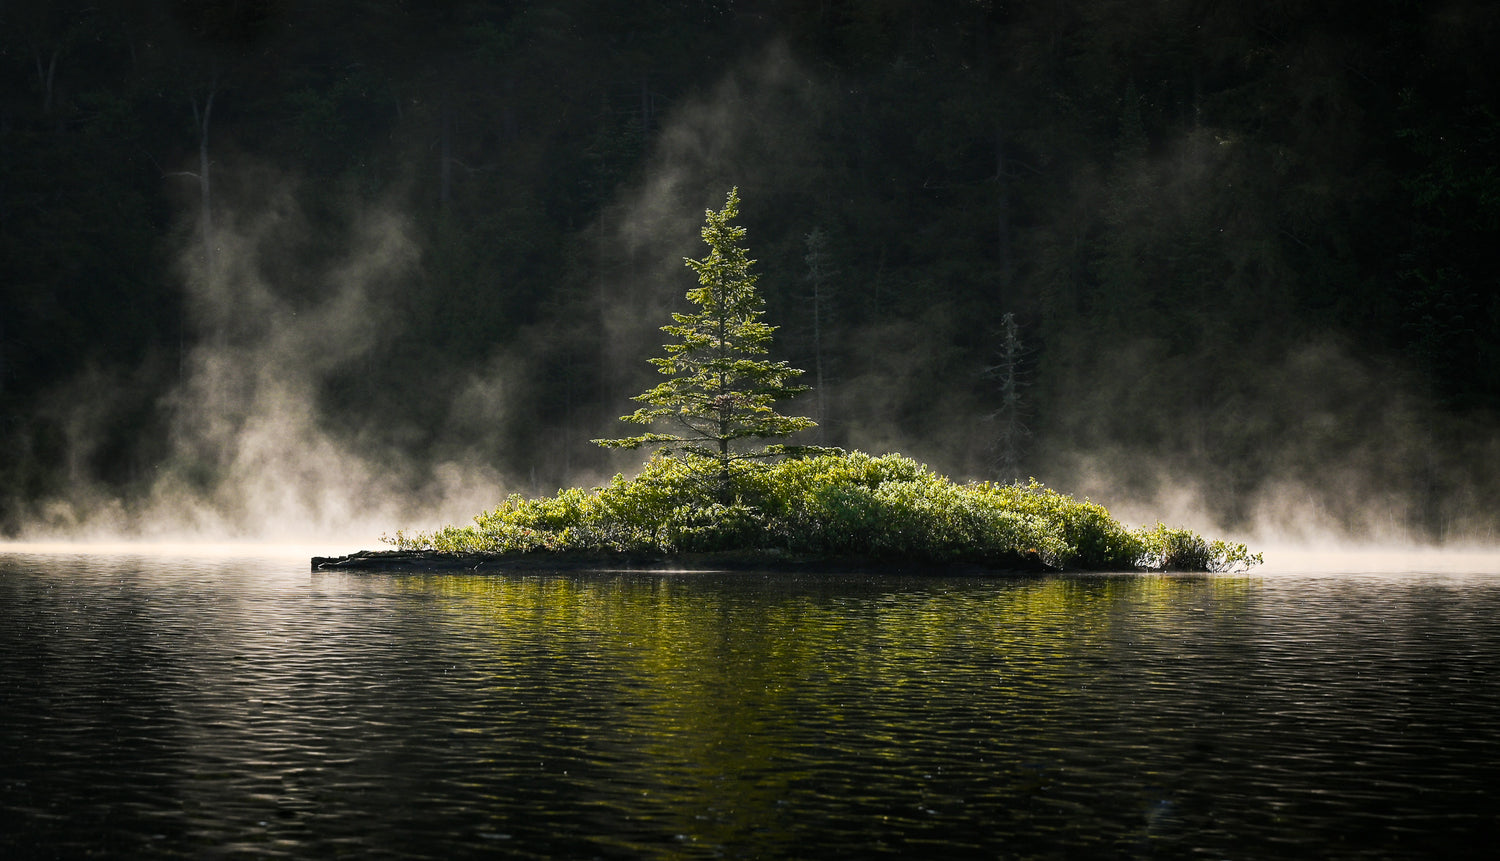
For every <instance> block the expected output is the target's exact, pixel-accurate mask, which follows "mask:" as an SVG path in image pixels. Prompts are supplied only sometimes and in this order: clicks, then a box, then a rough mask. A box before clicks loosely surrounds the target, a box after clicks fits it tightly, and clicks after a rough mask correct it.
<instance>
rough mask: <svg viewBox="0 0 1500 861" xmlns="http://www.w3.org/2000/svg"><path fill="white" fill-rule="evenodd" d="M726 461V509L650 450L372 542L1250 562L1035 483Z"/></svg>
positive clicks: (839, 462) (713, 471) (858, 459)
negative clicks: (572, 482)
mask: <svg viewBox="0 0 1500 861" xmlns="http://www.w3.org/2000/svg"><path fill="white" fill-rule="evenodd" d="M731 466H732V470H731V473H732V474H731V479H730V480H731V487H732V490H733V493H732V496H731V498H732V501H731V502H729V503H727V504H726V503H724V502H717V501H713V500H715V499H719V498H722V497H721V496H720V495H719V492H718V491H719V484H718V482H719V480H720V473H719V464H718V463H717V462H715V461H712V460H709V459H706V458H697V457H691V456H689V457H682V458H676V457H661V456H658V457H654V458H652V459H651V460H650V461H648V462H647V463H646V465H645V467H644V469H642V471H641V473H640V474H639V475H638V476H636V477H635V478H629V479H627V478H624V477H623V476H615V478H614V479H613V480H612V481H610V483H609V484H608V485H606V486H605V487H602V488H598V489H597V490H596V491H595V492H594V493H592V494H590V493H587V492H585V491H583V490H580V489H577V488H570V489H566V490H560V491H558V493H557V495H556V496H554V497H551V498H543V499H529V500H528V499H523V498H522V497H520V496H511V497H510V498H509V499H507V500H505V501H504V502H503V503H501V504H500V506H499V507H497V508H496V509H494V510H493V511H487V512H484V513H482V514H480V515H478V516H477V517H475V518H474V525H472V526H447V527H444V528H443V529H440V530H438V531H437V532H435V533H418V534H414V535H407V534H405V533H402V532H398V533H396V536H395V537H394V538H388V539H386V540H387V541H388V543H391V544H394V545H396V546H397V547H399V548H401V549H406V550H418V549H422V550H437V551H439V552H444V553H533V552H545V551H584V552H595V553H652V554H660V553H717V552H741V553H753V554H756V555H762V556H765V557H767V558H774V557H782V558H800V559H849V560H872V561H876V560H880V561H883V560H890V561H911V562H933V563H973V564H980V565H989V566H994V567H1001V568H1026V567H1047V568H1054V569H1087V570H1096V571H1107V570H1122V571H1123V570H1136V569H1150V570H1181V571H1186V570H1193V571H1226V570H1234V569H1238V568H1249V567H1251V566H1253V565H1256V564H1258V563H1259V562H1260V561H1261V558H1260V556H1259V554H1251V553H1250V552H1249V551H1248V550H1247V549H1246V548H1245V547H1244V545H1239V544H1226V543H1225V542H1222V541H1213V542H1209V541H1206V540H1205V539H1203V538H1201V537H1200V536H1198V535H1196V534H1194V533H1192V532H1189V531H1187V530H1183V529H1173V528H1169V527H1167V526H1164V525H1162V524H1157V525H1155V526H1153V527H1149V528H1145V529H1137V530H1132V529H1127V528H1126V527H1125V526H1123V525H1121V524H1120V523H1119V522H1117V521H1116V520H1114V519H1113V518H1112V517H1110V516H1109V512H1108V511H1106V510H1105V509H1104V508H1103V507H1102V506H1100V505H1097V504H1095V503H1092V502H1088V501H1086V500H1085V501H1083V502H1079V501H1077V500H1075V499H1073V498H1072V497H1069V496H1066V495H1063V494H1061V493H1058V492H1056V491H1054V490H1049V489H1047V488H1046V487H1043V486H1041V485H1039V484H1037V483H1035V482H1032V483H1030V484H1025V485H1020V484H1015V485H998V484H990V483H971V484H954V483H953V482H951V481H949V480H948V479H946V478H944V477H942V476H940V475H936V474H934V473H932V472H931V471H929V470H928V469H927V467H925V466H923V465H921V464H919V463H917V462H916V461H913V460H911V459H909V458H905V457H902V456H900V455H894V454H892V455H886V456H884V457H871V456H869V455H866V454H863V453H860V452H852V453H847V454H844V453H839V454H822V455H817V456H814V457H806V458H797V459H788V460H784V461H781V462H779V463H774V464H763V463H747V462H736V463H734V464H732V465H731Z"/></svg>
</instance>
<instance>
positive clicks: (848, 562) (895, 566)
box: [312, 550, 1057, 574]
mask: <svg viewBox="0 0 1500 861" xmlns="http://www.w3.org/2000/svg"><path fill="white" fill-rule="evenodd" d="M312 570H313V571H314V572H318V571H372V572H373V571H412V572H420V571H474V572H482V573H487V574H503V573H507V572H512V571H663V572H665V571H805V572H814V571H816V572H819V573H825V572H832V573H842V572H848V573H887V572H889V573H908V574H918V573H923V574H1041V573H1047V572H1051V571H1055V570H1057V569H1055V568H1051V567H1049V566H1047V565H1045V564H1043V563H1042V562H1041V561H1040V560H1039V559H1036V558H1035V557H1029V558H1028V557H1016V558H1015V559H1014V560H1011V561H1008V562H1007V564H1005V565H974V564H968V563H963V564H944V563H932V562H919V561H900V560H876V559H825V558H792V557H788V556H786V555H785V554H771V553H682V554H672V555H662V556H651V555H644V554H642V555H632V554H627V553H439V552H437V551H434V550H361V551H359V552H357V553H351V554H349V555H347V556H314V557H313V558H312Z"/></svg>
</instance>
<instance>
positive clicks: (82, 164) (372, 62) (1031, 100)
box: [0, 0, 1500, 541]
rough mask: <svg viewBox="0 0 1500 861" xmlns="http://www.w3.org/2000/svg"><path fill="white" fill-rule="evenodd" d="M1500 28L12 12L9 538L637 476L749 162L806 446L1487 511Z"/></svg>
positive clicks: (440, 11)
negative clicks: (646, 427)
mask: <svg viewBox="0 0 1500 861" xmlns="http://www.w3.org/2000/svg"><path fill="white" fill-rule="evenodd" d="M1497 25H1500V10H1497V7H1496V4H1493V3H1478V2H1438V3H1424V2H1408V0H1386V2H1379V0H1377V2H1361V3H1350V2H1329V3H1286V2H1267V3H1254V4H1246V3H1237V2H1220V0H1162V2H1156V3H1140V2H1131V0H1085V2H1076V3H1056V2H1018V3H1005V2H1000V0H962V1H961V0H948V2H901V0H861V2H853V0H823V2H788V0H781V2H777V1H776V0H759V2H757V0H718V2H713V0H677V2H663V3H646V4H640V3H625V2H609V0H556V2H515V1H514V0H512V2H505V0H470V1H469V2H466V1H465V0H453V2H416V1H415V0H408V2H399V0H329V2H318V3H312V2H296V0H134V2H133V0H116V2H106V3H88V2H82V0H78V2H69V0H57V2H45V0H34V2H27V3H14V2H12V3H6V4H4V5H0V534H8V535H17V534H25V533H27V532H29V531H35V530H48V529H51V530H60V531H62V532H69V531H80V530H86V529H89V528H110V529H119V530H127V531H129V530H134V531H144V532H149V531H151V530H152V529H153V528H161V527H160V526H159V523H160V521H161V519H162V518H173V519H175V521H177V522H176V525H178V526H184V527H193V526H195V525H196V526H198V527H201V528H205V529H212V530H218V531H221V532H228V533H235V532H239V533H245V534H252V533H258V532H264V531H265V530H267V529H271V530H275V529H278V528H280V524H281V523H282V521H280V520H277V517H278V516H280V517H284V518H285V517H290V518H293V519H294V520H295V521H296V522H298V523H301V524H303V525H307V524H312V525H314V526H316V525H325V526H333V525H337V524H339V523H341V522H345V521H347V520H353V519H358V518H359V517H360V516H362V515H379V516H384V517H390V518H401V517H413V518H415V517H428V516H429V515H428V513H427V512H431V511H436V510H437V509H439V508H442V507H443V506H444V505H450V504H451V505H452V506H457V508H456V513H457V516H460V517H462V516H467V514H468V513H472V511H475V510H478V508H479V507H481V506H484V505H489V504H493V502H495V501H498V498H499V497H494V498H485V496H486V495H487V494H496V493H499V492H501V491H502V490H503V491H516V492H522V493H528V494H531V493H538V494H546V493H551V492H552V491H553V490H555V489H556V488H557V487H558V486H561V485H567V484H584V485H587V484H589V483H595V484H597V483H599V482H601V481H603V480H605V479H607V478H608V477H609V476H610V475H612V474H614V473H616V472H620V471H624V472H627V473H628V472H630V471H632V470H633V469H636V468H639V460H640V457H639V455H632V454H630V453H623V454H622V453H618V452H610V451H605V450H601V449H599V448H597V447H595V446H593V445H591V444H590V443H589V440H591V439H595V438H600V437H612V436H618V435H619V434H620V433H621V431H622V426H621V425H620V423H619V421H618V417H619V416H620V415H621V414H622V413H625V412H628V411H629V409H630V408H631V407H630V402H629V398H630V396H631V395H633V394H635V393H637V392H639V391H641V390H642V388H643V386H644V385H646V384H649V383H650V381H651V379H652V377H653V374H654V371H653V369H652V368H651V366H650V365H649V364H648V363H647V361H646V359H647V357H648V356H651V355H654V354H655V353H656V351H658V350H659V345H660V343H661V332H660V331H659V329H658V327H659V326H660V325H661V324H662V323H664V322H666V321H667V319H668V315H669V314H670V312H672V311H673V310H680V309H681V308H682V306H683V296H684V293H685V291H686V290H688V289H689V288H690V287H692V285H693V283H694V281H693V276H692V273H691V272H689V271H688V270H687V269H686V268H685V267H684V266H683V258H684V257H685V256H689V255H697V254H699V253H700V249H701V241H700V239H699V237H698V229H699V226H700V225H701V224H702V221H703V215H704V211H705V209H707V208H709V207H713V206H717V205H719V204H720V203H721V202H722V201H723V200H724V195H725V192H726V190H727V189H729V188H730V187H732V186H737V187H738V188H739V190H740V196H741V198H742V199H743V204H742V206H741V213H742V223H743V224H744V225H745V226H746V227H747V228H748V231H749V233H748V238H747V244H748V247H749V249H750V252H751V256H752V257H754V258H755V259H756V260H757V261H758V262H757V263H756V267H757V271H758V272H759V273H760V276H761V278H760V282H759V287H760V290H761V291H762V293H763V294H764V296H765V299H766V302H767V313H766V321H767V322H769V323H771V324H773V325H776V326H778V327H779V328H778V329H777V331H776V342H775V346H774V348H773V351H772V352H773V354H774V357H775V358H777V359H785V360H787V361H789V362H790V363H791V364H792V365H793V366H795V367H798V368H802V369H804V370H805V371H806V374H805V375H804V376H803V377H802V382H805V383H808V384H810V385H812V386H813V387H814V391H812V392H810V393H808V394H805V395H802V396H801V397H800V398H798V399H797V400H796V401H794V402H793V403H792V404H791V405H790V409H791V410H792V411H793V412H794V413H797V414H801V415H807V416H809V417H811V418H813V419H815V420H816V421H817V422H818V424H819V426H818V428H817V429H816V430H814V431H810V432H806V434H805V436H806V439H805V442H808V443H816V444H821V445H831V446H843V447H847V448H852V449H861V450H864V451H869V452H872V453H876V454H879V453H883V452H886V451H900V452H903V453H904V454H907V455H910V456H912V457H915V458H918V459H920V460H923V461H925V462H927V463H930V464H932V465H933V467H934V468H936V469H939V470H941V471H943V472H945V473H947V474H951V475H952V476H954V477H955V478H977V479H991V480H1001V481H1009V480H1015V479H1024V478H1026V477H1029V476H1035V477H1036V478H1038V479H1040V480H1041V481H1044V482H1046V483H1047V484H1048V485H1051V486H1054V487H1057V488H1059V489H1061V490H1064V491H1066V492H1070V493H1076V494H1078V495H1080V496H1083V495H1090V496H1092V497H1093V498H1096V499H1099V500H1101V501H1104V502H1106V503H1109V504H1111V507H1115V506H1116V505H1117V504H1120V503H1124V505H1122V506H1121V508H1120V511H1121V513H1122V514H1124V515H1126V516H1127V517H1128V516H1130V514H1131V509H1130V506H1131V505H1134V504H1136V503H1139V504H1140V505H1141V506H1143V508H1142V509H1141V510H1150V511H1152V512H1153V514H1152V516H1156V515H1157V514H1163V515H1170V516H1175V517H1178V518H1195V519H1196V520H1195V522H1193V523H1192V524H1190V525H1193V526H1195V527H1203V528H1215V529H1217V528H1228V529H1234V530H1245V531H1251V530H1255V529H1262V530H1266V531H1268V532H1277V531H1280V532H1283V533H1285V532H1288V531H1290V532H1293V533H1295V532H1296V531H1297V530H1299V529H1301V530H1305V531H1309V534H1310V533H1311V532H1316V533H1317V534H1323V533H1324V532H1325V531H1326V532H1330V533H1343V534H1348V535H1352V536H1362V537H1383V538H1406V539H1410V538H1416V539H1421V540H1449V541H1462V540H1494V539H1496V537H1497V533H1500V519H1497V517H1496V515H1495V513H1494V512H1495V511H1496V510H1497V504H1500V421H1497V417H1500V337H1497V336H1500V290H1497V289H1496V284H1495V275H1494V271H1495V267H1494V255H1495V248H1496V247H1497V239H1500V167H1497V166H1500V143H1497V135H1500V113H1497V107H1496V87H1497V85H1500V75H1497V74H1496V71H1497V70H1496V63H1495V60H1494V54H1495V46H1496V45H1500V26H1497ZM1007 315H1010V320H1012V321H1013V322H1014V324H1015V325H1014V328H1013V329H1012V330H1011V331H1013V332H1014V333H1015V337H1016V339H1018V340H1017V341H1012V342H1011V344H1010V347H1011V348H1012V349H1011V351H1010V353H1009V354H1007V352H1006V348H1007V344H1006V332H1007V328H1008V327H1007V325H1006V323H1005V321H1006V318H1007ZM1007 355H1009V357H1010V359H1009V360H1007V359H1006V356H1007ZM1006 361H1010V362H1011V364H1009V365H1007V364H1005V362H1006ZM998 368H1004V369H1005V373H997V369H998ZM1007 387H1008V388H1007ZM1008 396H1009V397H1008ZM1016 429H1020V430H1019V432H1017V430H1016ZM476 495H477V496H478V497H479V498H477V499H476V498H474V497H475V496H476ZM431 516H433V517H438V516H440V517H443V518H447V519H452V518H453V517H454V516H455V511H454V510H444V512H443V514H442V515H431ZM389 525H390V526H391V527H397V526H402V525H403V523H400V522H391V523H389Z"/></svg>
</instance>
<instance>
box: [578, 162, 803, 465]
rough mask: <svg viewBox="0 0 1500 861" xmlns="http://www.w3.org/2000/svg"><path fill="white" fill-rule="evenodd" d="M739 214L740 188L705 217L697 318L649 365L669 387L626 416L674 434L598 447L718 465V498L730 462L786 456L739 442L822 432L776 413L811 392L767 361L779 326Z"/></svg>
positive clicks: (680, 318) (686, 318)
mask: <svg viewBox="0 0 1500 861" xmlns="http://www.w3.org/2000/svg"><path fill="white" fill-rule="evenodd" d="M739 207H740V196H739V189H738V188H732V189H730V190H729V195H728V198H727V199H726V200H725V201H724V208H723V209H721V210H719V211H718V212H714V211H712V210H710V211H709V212H707V213H706V218H707V223H706V224H704V226H703V241H704V242H706V243H708V247H709V253H708V256H706V257H704V258H703V259H702V260H694V259H692V258H685V260H686V262H687V265H688V267H689V268H691V269H692V270H693V271H694V272H696V273H697V275H698V286H697V287H694V288H693V289H691V290H689V291H688V292H687V298H688V299H689V300H691V301H692V302H693V303H694V304H696V305H697V306H698V310H697V311H696V312H694V313H691V314H673V315H672V321H673V322H672V323H671V324H669V325H666V326H663V327H662V331H663V332H665V333H667V334H668V335H670V336H671V337H673V338H675V339H676V341H675V343H671V344H667V345H666V346H665V349H666V351H667V354H666V355H665V356H662V357H660V358H656V359H651V364H653V365H655V366H656V368H657V370H659V371H661V373H662V374H663V375H665V376H666V377H667V379H665V380H663V381H662V382H660V383H658V384H657V385H656V386H654V387H653V388H651V389H649V390H647V391H646V392H643V393H642V394H639V395H637V396H636V397H635V398H634V400H636V401H639V402H641V403H644V404H646V406H643V407H641V408H640V409H637V410H636V411H635V412H633V413H631V414H630V415H628V416H621V417H620V420H621V421H627V422H634V423H636V424H642V425H647V426H650V425H660V424H666V425H668V426H669V427H671V428H672V429H673V430H675V431H676V432H675V433H659V432H647V433H644V434H641V435H639V436H633V437H626V438H624V439H603V440H594V442H595V443H597V444H599V445H602V446H605V447H608V448H629V449H636V448H641V447H643V446H656V447H657V450H658V451H659V452H661V453H672V452H677V453H681V454H687V455H694V456H698V457H703V458H709V459H711V460H713V461H714V462H715V463H716V465H717V473H718V476H719V479H720V480H719V484H720V492H721V495H722V493H724V492H726V491H727V481H728V478H729V468H730V464H731V463H733V462H735V461H738V460H744V459H747V458H767V457H775V456H777V455H781V454H785V453H787V451H788V449H787V447H786V446H782V445H768V446H760V447H751V448H746V447H743V446H741V445H739V443H740V441H742V440H766V439H771V438H777V437H785V436H788V435H790V434H793V433H796V432H797V431H800V430H806V429H808V428H811V427H814V426H815V425H814V422H813V421H812V420H811V419H807V418H802V417H798V416H787V415H782V414H781V413H778V412H777V411H776V409H775V406H774V404H775V403H776V401H778V400H781V399H783V398H790V397H792V396H793V395H796V394H799V393H801V392H804V391H807V386H799V385H793V383H792V381H793V380H795V379H796V378H797V377H798V376H800V375H801V374H802V371H800V370H798V369H796V368H792V367H788V366H787V364H786V362H772V361H769V360H768V359H765V358H763V357H764V356H765V355H766V354H767V353H768V352H769V348H770V344H771V334H772V332H774V331H775V330H776V327H774V326H771V325H768V324H766V323H764V322H762V321H761V319H760V318H761V316H762V314H763V313H764V311H763V309H764V307H765V300H764V299H762V298H761V295H760V293H759V292H758V291H757V290H756V289H755V282H756V280H757V278H758V277H759V276H757V275H755V274H753V273H752V272H751V271H750V267H751V266H752V265H754V263H755V261H754V260H751V259H750V258H749V256H748V255H747V253H746V250H745V248H744V246H743V245H742V244H741V243H742V242H743V240H744V238H745V228H743V227H740V226H738V225H735V224H732V223H731V222H732V221H733V220H734V218H735V217H736V216H737V215H739Z"/></svg>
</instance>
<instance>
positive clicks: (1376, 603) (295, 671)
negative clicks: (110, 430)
mask: <svg viewBox="0 0 1500 861" xmlns="http://www.w3.org/2000/svg"><path fill="white" fill-rule="evenodd" d="M323 549H324V550H325V551H326V550H329V549H334V550H336V549H337V548H323ZM23 551H27V548H20V549H19V550H18V549H16V548H14V547H12V548H10V550H9V551H0V667H3V669H0V857H3V858H6V859H12V858H48V857H58V858H75V857H82V856H86V855H94V856H100V857H111V858H121V857H194V858H198V857H205V856H207V857H251V856H253V857H295V858H320V859H321V858H328V857H339V856H347V857H361V858H441V859H452V858H467V857H502V858H510V857H515V858H590V857H605V858H698V857H703V858H709V857H724V856H727V857H732V858H745V857H759V858H777V857H787V858H792V857H795V858H869V857H872V856H878V855H901V856H921V857H941V858H963V857H974V858H1092V857H1100V858H1110V857H1125V858H1131V857H1135V858H1158V857H1159V858H1187V857H1195V858H1196V857H1209V858H1288V857H1300V858H1329V857H1337V858H1361V857H1369V858H1431V857H1450V858H1451V857H1490V856H1491V855H1492V853H1493V852H1494V851H1495V850H1494V846H1495V845H1496V842H1497V839H1500V804H1497V802H1500V797H1497V796H1500V788H1497V787H1500V565H1497V564H1496V563H1497V558H1500V557H1496V556H1494V555H1484V554H1474V555H1470V556H1455V555H1446V556H1445V555H1428V556H1426V557H1421V558H1419V559H1418V561H1416V562H1414V563H1410V564H1405V563H1402V562H1400V561H1393V559H1394V557H1389V556H1383V555H1379V554H1375V555H1366V556H1363V557H1361V556H1351V555H1337V556H1333V557H1330V558H1329V559H1324V560H1322V561H1319V560H1317V559H1316V558H1315V557H1309V556H1304V557H1301V558H1303V559H1304V560H1309V561H1308V562H1307V564H1306V565H1305V566H1303V567H1301V568H1299V567H1298V565H1297V564H1291V565H1286V564H1277V563H1276V560H1275V556H1274V554H1273V555H1272V557H1271V558H1272V565H1270V566H1268V567H1267V569H1265V570H1263V571H1257V572H1255V573H1252V574H1249V575H1224V576H1137V575H1118V576H1072V575H1069V576H1046V577H1032V578H1022V579H982V578H973V577H967V578H921V577H902V576H890V575H882V576H868V577H857V576H848V575H840V576H804V575H788V574H745V573H740V574H638V573H637V574H629V573H625V574H578V573H566V574H562V573H559V574H526V575H524V576H462V575H409V574H374V575H369V574H350V573H336V574H326V573H320V574H312V573H309V572H308V570H307V567H308V566H307V555H310V554H303V555H297V556H285V555H265V556H256V555H233V554H220V555H210V556H201V555H192V554H190V553H189V552H188V551H181V552H180V553H178V554H177V555H173V554H171V553H168V554H166V555H141V554H139V553H135V554H132V552H130V551H129V548H123V549H122V548H115V549H113V550H111V551H110V552H97V551H96V552H92V553H87V554H80V553H74V552H68V551H67V549H66V548H47V549H46V552H23ZM250 552H251V551H241V553H246V554H248V553H250Z"/></svg>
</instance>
